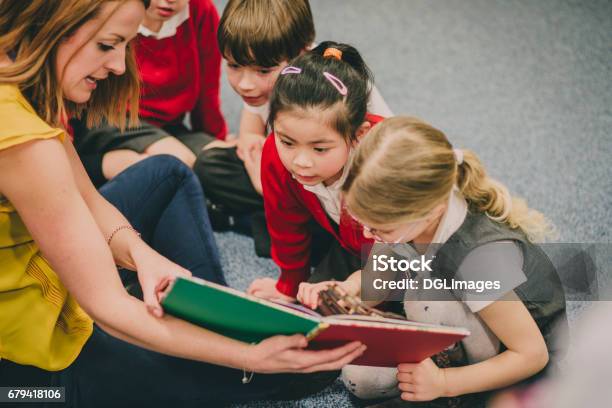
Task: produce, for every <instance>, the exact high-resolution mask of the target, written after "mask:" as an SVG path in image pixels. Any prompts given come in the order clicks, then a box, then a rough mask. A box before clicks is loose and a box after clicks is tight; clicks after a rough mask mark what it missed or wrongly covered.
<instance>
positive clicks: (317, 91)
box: [268, 41, 374, 141]
mask: <svg viewBox="0 0 612 408" xmlns="http://www.w3.org/2000/svg"><path fill="white" fill-rule="evenodd" d="M328 48H336V49H337V50H340V51H341V52H342V56H341V60H338V59H337V58H335V57H331V56H328V57H323V53H325V50H327V49H328ZM290 65H291V66H293V67H296V68H299V69H301V72H300V73H297V74H295V73H288V74H284V75H283V74H281V75H279V76H278V79H277V80H276V84H275V85H274V90H273V91H272V96H271V98H270V115H269V116H268V124H269V125H270V127H271V128H272V129H274V120H275V118H276V116H277V115H278V114H279V113H281V112H286V111H291V110H294V109H303V110H308V109H312V108H317V109H320V110H325V111H328V110H332V112H330V113H331V117H332V118H333V119H332V121H331V123H330V124H329V125H330V126H331V127H332V128H333V129H335V130H336V131H337V132H338V133H340V134H341V135H342V136H344V138H345V139H346V140H347V141H353V140H355V138H356V135H355V133H356V131H357V129H358V128H359V126H361V124H362V123H363V122H364V120H365V116H366V112H367V105H368V100H369V99H370V90H371V84H372V83H373V82H374V80H373V77H372V73H371V72H370V69H369V68H368V67H367V65H366V64H365V62H364V61H363V59H362V58H361V55H360V54H359V52H358V51H357V50H356V49H355V48H353V47H351V46H350V45H346V44H338V43H335V42H332V41H325V42H322V43H321V44H319V46H317V47H316V48H314V49H313V50H311V51H309V52H307V53H305V54H303V55H300V56H299V57H297V58H296V59H294V60H293V61H291V63H290ZM324 73H328V74H331V75H333V76H335V77H337V78H338V79H339V80H340V81H342V83H343V84H344V85H345V86H346V88H347V94H346V96H344V95H342V94H341V93H340V91H339V90H338V89H337V88H336V87H335V86H334V85H333V84H332V82H331V81H330V80H329V79H328V78H326V76H325V75H324Z"/></svg>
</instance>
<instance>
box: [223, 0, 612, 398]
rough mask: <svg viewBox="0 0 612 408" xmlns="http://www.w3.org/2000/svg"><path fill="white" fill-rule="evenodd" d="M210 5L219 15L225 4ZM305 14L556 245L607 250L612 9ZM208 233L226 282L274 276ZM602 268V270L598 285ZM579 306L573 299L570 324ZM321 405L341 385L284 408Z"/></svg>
mask: <svg viewBox="0 0 612 408" xmlns="http://www.w3.org/2000/svg"><path fill="white" fill-rule="evenodd" d="M215 3H216V4H217V7H218V8H219V10H220V11H221V10H222V9H223V7H224V5H225V3H226V2H225V1H215ZM311 5H312V9H313V13H314V16H315V24H316V28H317V41H323V40H335V41H341V42H347V43H350V44H352V45H354V46H356V48H357V49H358V50H359V51H360V52H361V53H362V54H363V56H364V58H365V60H366V62H367V63H368V64H369V66H370V67H371V68H372V70H373V71H374V73H375V76H376V84H377V86H378V88H379V89H380V91H381V92H382V94H383V95H384V97H385V99H386V100H387V102H388V103H389V105H390V107H391V108H392V109H393V110H394V111H395V113H397V114H400V113H401V114H409V115H414V116H418V117H420V118H422V119H424V120H426V121H428V122H430V123H431V124H433V125H435V126H437V127H439V128H440V129H442V130H443V131H444V132H445V133H446V134H447V135H448V137H449V138H450V140H451V142H452V143H453V144H454V145H455V146H457V147H462V148H469V149H472V150H474V151H475V152H477V153H478V155H479V156H480V157H481V159H482V160H483V162H484V163H485V165H486V167H487V169H488V171H489V173H490V174H491V175H492V176H494V177H496V178H498V179H499V180H501V181H503V182H504V183H505V184H506V185H507V186H508V187H509V188H510V189H511V191H512V192H513V193H515V194H518V195H521V196H523V197H526V198H527V199H528V201H529V203H530V205H531V206H532V207H534V208H537V209H539V210H541V211H542V212H544V213H545V214H546V215H547V216H548V217H549V218H550V220H551V221H552V222H553V223H554V224H555V225H556V227H557V229H558V231H559V241H560V242H595V243H610V241H611V231H612V170H611V167H610V162H611V161H612V137H611V135H610V131H611V129H612V84H611V79H612V75H611V74H612V58H611V56H612V52H611V51H612V2H611V1H605V0H596V1H589V0H587V1H580V0H537V1H533V0H463V1H442V0H379V1H367V0H333V1H332V0H311ZM223 81H224V82H223V89H222V99H223V110H224V112H225V114H226V118H227V120H228V123H229V126H230V128H231V130H232V131H237V128H238V118H239V113H240V108H241V102H240V100H239V98H238V97H237V96H236V95H235V94H234V93H233V91H232V90H231V88H230V87H229V85H228V84H227V82H226V80H225V77H224V79H223ZM216 237H217V240H218V241H217V242H218V244H219V248H220V250H221V254H222V257H223V263H224V267H225V271H226V275H227V278H228V281H229V282H230V285H232V286H234V287H237V288H241V289H244V288H246V286H247V285H248V283H249V282H250V281H251V280H252V279H253V278H254V277H257V276H264V275H266V276H275V275H276V268H275V266H274V264H273V263H272V262H271V261H269V260H265V259H258V258H257V257H256V255H255V252H254V250H253V246H252V242H250V241H249V240H248V239H247V238H244V237H242V236H239V235H236V234H233V233H223V234H217V235H216ZM608 248H609V247H608ZM609 258H610V253H609V252H608V253H607V256H606V257H605V258H604V259H599V260H598V263H599V265H600V269H601V271H602V272H601V273H602V274H606V275H607V276H608V277H609V275H610V273H612V272H611V270H610V269H609V265H610V259H609ZM586 306H588V303H585V302H571V303H570V304H568V309H569V310H570V316H571V317H572V318H573V319H574V318H575V317H576V316H577V314H578V311H579V310H580V309H581V308H584V307H586ZM269 405H270V403H268V402H262V403H258V404H251V405H249V406H269ZM286 405H289V403H282V404H277V405H276V406H286ZM331 405H334V406H336V407H343V406H352V404H351V402H350V401H349V399H348V396H347V393H346V391H345V390H343V388H342V386H341V385H340V384H336V385H335V386H334V387H332V388H329V389H328V390H326V391H325V392H323V393H321V394H319V395H316V396H313V397H310V398H307V399H305V400H302V401H300V402H295V403H292V404H291V406H300V407H319V406H331Z"/></svg>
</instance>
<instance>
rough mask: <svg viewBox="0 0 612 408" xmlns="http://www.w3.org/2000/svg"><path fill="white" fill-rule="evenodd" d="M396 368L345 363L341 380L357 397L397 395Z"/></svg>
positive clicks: (372, 397) (371, 397) (370, 397)
mask: <svg viewBox="0 0 612 408" xmlns="http://www.w3.org/2000/svg"><path fill="white" fill-rule="evenodd" d="M396 376H397V369H396V368H394V367H391V368H388V367H367V366H359V365H347V366H345V367H344V368H343V369H342V381H343V382H344V385H345V386H346V388H347V389H348V390H349V391H350V392H351V393H352V394H353V395H355V396H356V397H357V398H360V399H366V400H367V399H374V398H384V397H394V396H397V395H399V393H400V391H399V388H397V377H396Z"/></svg>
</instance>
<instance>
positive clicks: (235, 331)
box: [161, 278, 470, 367]
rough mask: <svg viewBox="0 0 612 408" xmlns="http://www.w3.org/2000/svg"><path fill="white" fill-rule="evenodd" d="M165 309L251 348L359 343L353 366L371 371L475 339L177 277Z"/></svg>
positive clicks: (442, 328)
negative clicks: (298, 340)
mask: <svg viewBox="0 0 612 408" xmlns="http://www.w3.org/2000/svg"><path fill="white" fill-rule="evenodd" d="M161 305H162V307H163V308H164V310H165V311H166V313H168V314H170V315H173V316H176V317H178V318H181V319H184V320H187V321H189V322H191V323H194V324H197V325H199V326H202V327H205V328H207V329H209V330H211V331H214V332H217V333H219V334H222V335H224V336H228V337H231V338H234V339H237V340H241V341H245V342H249V343H255V342H259V341H261V340H263V339H265V338H268V337H271V336H274V335H277V334H283V335H293V334H297V333H301V334H304V335H305V336H306V337H307V338H308V339H309V348H311V349H327V348H333V347H336V346H339V345H342V344H346V343H347V342H350V341H354V340H359V341H361V342H362V343H364V344H366V345H367V350H366V351H365V353H364V354H363V355H362V356H361V357H359V358H358V359H356V360H355V361H353V362H352V364H361V365H370V366H384V367H394V366H397V365H398V364H399V363H416V362H420V361H422V360H424V359H425V358H427V357H430V356H432V355H434V354H436V353H438V352H440V351H442V350H444V349H445V348H446V347H448V346H450V345H452V344H454V343H455V342H457V341H459V340H461V339H462V338H464V337H465V336H468V335H469V334H470V333H469V331H468V330H466V329H463V328H458V327H448V326H436V325H429V324H423V323H416V322H410V321H404V320H395V319H385V318H378V317H370V316H354V315H334V316H327V317H323V316H321V315H319V314H318V313H317V312H315V311H313V310H311V309H308V308H306V307H304V306H301V305H297V304H289V303H279V302H271V301H268V300H264V299H259V298H256V297H254V296H250V295H247V294H245V293H243V292H240V291H238V290H235V289H231V288H228V287H225V286H221V285H218V284H215V283H212V282H208V281H204V280H201V279H198V278H177V279H176V280H175V281H174V282H173V284H172V285H171V286H170V287H169V288H168V289H167V291H166V292H165V294H164V297H163V299H162V301H161Z"/></svg>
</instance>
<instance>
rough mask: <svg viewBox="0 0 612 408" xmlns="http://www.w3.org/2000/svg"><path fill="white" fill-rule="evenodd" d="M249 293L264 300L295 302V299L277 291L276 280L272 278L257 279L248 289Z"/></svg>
mask: <svg viewBox="0 0 612 408" xmlns="http://www.w3.org/2000/svg"><path fill="white" fill-rule="evenodd" d="M247 293H248V294H249V295H253V296H257V297H259V298H262V299H269V300H282V301H284V302H295V299H294V298H292V297H291V296H287V295H285V294H284V293H281V292H279V290H278V289H276V279H272V278H259V279H255V280H254V281H253V282H251V285H250V286H249V288H248V289H247Z"/></svg>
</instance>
